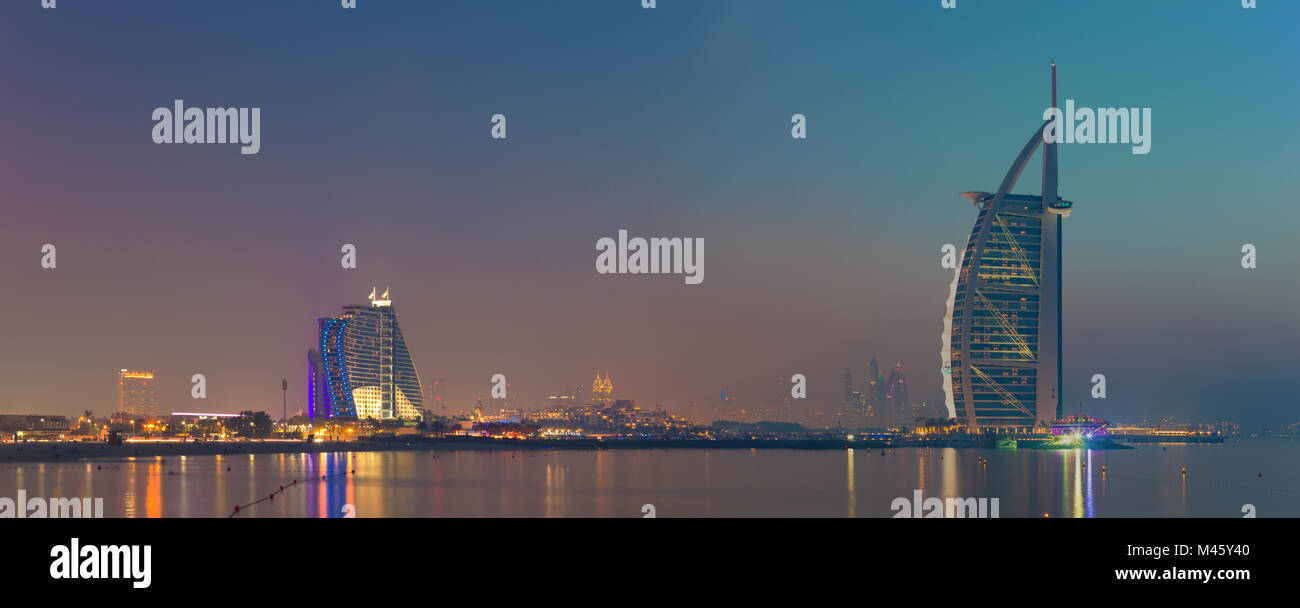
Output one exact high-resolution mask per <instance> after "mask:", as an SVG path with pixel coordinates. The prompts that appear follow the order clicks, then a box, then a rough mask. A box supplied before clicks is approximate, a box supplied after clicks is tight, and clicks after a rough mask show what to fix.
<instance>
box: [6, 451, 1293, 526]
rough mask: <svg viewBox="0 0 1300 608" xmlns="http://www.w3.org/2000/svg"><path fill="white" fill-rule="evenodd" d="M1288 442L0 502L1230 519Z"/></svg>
mask: <svg viewBox="0 0 1300 608" xmlns="http://www.w3.org/2000/svg"><path fill="white" fill-rule="evenodd" d="M1295 447H1296V446H1295V443H1294V442H1284V441H1278V440H1255V441H1246V442H1239V443H1238V442H1229V443H1226V444H1222V445H1169V446H1167V449H1163V450H1162V449H1161V447H1160V446H1157V445H1147V446H1142V447H1139V448H1137V449H1133V450H1110V451H1098V450H1084V449H1077V450H1052V451H1046V450H1018V451H1012V450H1005V451H1003V450H956V449H952V448H933V449H932V448H891V449H889V450H887V451H886V450H881V449H878V448H877V449H872V450H869V451H868V450H866V449H862V448H859V449H855V450H819V451H800V450H694V449H673V450H599V451H558V450H510V451H441V452H436V453H434V452H427V451H412V452H357V453H329V454H263V455H256V456H253V455H239V456H230V455H227V456H219V455H218V456H188V457H179V456H178V457H168V458H165V459H164V458H131V459H126V460H120V461H103V460H93V461H83V462H64V463H4V464H0V496H5V497H10V498H13V497H16V494H17V490H18V488H23V489H26V490H27V493H28V496H42V497H47V498H48V497H54V496H59V497H83V496H91V497H102V498H104V499H105V500H104V510H105V515H106V516H108V517H123V516H125V517H225V516H227V515H229V514H230V513H231V511H232V510H233V509H234V507H235V505H237V504H238V505H246V504H248V503H251V502H253V501H255V500H258V499H262V498H266V497H268V496H269V495H270V494H271V493H272V492H274V491H276V490H277V489H278V488H279V486H280V485H281V484H283V485H285V486H286V490H285V491H284V492H283V493H281V494H278V495H276V497H275V499H274V500H264V501H263V502H261V503H259V504H256V505H253V506H251V507H248V508H246V509H243V510H241V512H240V513H239V515H238V517H340V516H341V515H342V513H343V509H344V505H348V504H351V505H355V507H356V514H357V516H358V517H480V516H481V517H501V516H505V517H640V516H641V514H642V512H641V506H642V505H644V504H647V503H648V504H653V505H655V511H656V514H657V515H658V516H659V517H674V516H706V517H765V516H774V517H846V516H847V517H890V516H892V515H893V514H894V512H893V511H892V510H891V509H890V504H891V502H892V501H893V500H894V499H895V498H897V497H906V498H908V499H909V500H910V499H911V498H912V496H913V491H914V490H921V491H922V495H923V496H924V497H926V498H928V497H931V496H937V497H939V498H990V499H991V498H998V499H999V512H1000V514H1001V515H1002V516H1003V517H1042V516H1044V515H1047V516H1050V517H1184V516H1194V517H1240V516H1241V508H1242V505H1244V504H1253V505H1255V507H1256V509H1257V512H1258V515H1259V516H1260V517H1269V516H1289V517H1296V516H1300V473H1298V471H1300V466H1297V464H1300V463H1298V462H1297V455H1300V450H1296V449H1294V448H1295ZM1288 448H1290V449H1288ZM981 459H983V460H981ZM227 467H229V468H230V470H229V471H227V470H226V469H227ZM1103 467H1105V468H1106V471H1105V472H1103V471H1102V468H1103ZM1182 467H1187V470H1188V475H1187V477H1186V478H1185V479H1184V478H1183V477H1182V475H1181V469H1182ZM354 470H355V472H356V473H355V474H351V471H354ZM1260 473H1262V474H1263V475H1262V476H1260ZM294 480H296V481H297V484H294V483H293V481H294Z"/></svg>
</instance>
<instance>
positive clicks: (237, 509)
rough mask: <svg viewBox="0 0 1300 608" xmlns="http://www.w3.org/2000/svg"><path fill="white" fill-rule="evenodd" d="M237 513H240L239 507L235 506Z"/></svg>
mask: <svg viewBox="0 0 1300 608" xmlns="http://www.w3.org/2000/svg"><path fill="white" fill-rule="evenodd" d="M235 512H236V513H238V512H239V505H235Z"/></svg>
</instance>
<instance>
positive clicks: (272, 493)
mask: <svg viewBox="0 0 1300 608" xmlns="http://www.w3.org/2000/svg"><path fill="white" fill-rule="evenodd" d="M271 500H275V492H271Z"/></svg>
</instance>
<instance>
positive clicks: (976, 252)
mask: <svg viewBox="0 0 1300 608" xmlns="http://www.w3.org/2000/svg"><path fill="white" fill-rule="evenodd" d="M1052 107H1056V64H1055V63H1053V64H1052ZM1049 125H1051V122H1050V121H1048V122H1047V123H1045V124H1043V125H1042V126H1040V127H1038V128H1036V129H1035V130H1034V132H1033V134H1032V135H1030V137H1029V142H1028V143H1026V144H1025V146H1024V148H1023V149H1021V151H1020V156H1018V157H1016V160H1015V162H1013V163H1012V164H1011V168H1010V169H1009V170H1008V171H1007V174H1006V176H1005V177H1003V179H1002V183H1001V185H1000V186H998V190H997V192H996V193H989V192H965V193H963V194H962V196H965V197H967V198H969V199H970V200H971V203H972V204H974V205H975V206H976V207H977V208H978V209H979V215H978V217H977V218H976V220H975V227H974V228H973V229H972V230H971V233H970V238H969V239H968V240H967V241H966V249H965V251H964V253H963V254H962V256H963V257H962V261H961V270H960V271H959V272H958V274H957V281H956V288H955V290H954V291H953V297H952V305H951V310H950V314H951V324H950V327H948V328H947V332H949V333H947V334H945V338H944V344H945V345H946V349H947V352H946V354H947V355H948V356H947V357H946V358H945V360H947V361H948V362H949V368H950V374H951V377H950V379H945V382H944V385H945V386H944V388H945V392H946V393H947V395H946V401H947V402H950V403H952V404H953V409H954V410H955V411H954V413H955V414H956V416H957V419H958V420H959V421H960V422H961V423H962V424H965V425H966V426H967V428H968V429H969V430H970V431H972V432H977V431H979V430H980V429H981V428H987V427H993V428H1008V429H1015V428H1032V427H1034V426H1045V425H1048V424H1050V423H1051V422H1052V421H1053V420H1055V419H1056V418H1058V417H1060V415H1061V404H1060V388H1061V219H1062V218H1065V217H1069V215H1070V210H1071V208H1072V207H1073V203H1070V202H1069V201H1063V200H1061V199H1060V197H1059V196H1057V163H1056V144H1055V143H1048V144H1046V145H1045V146H1044V150H1043V194H1042V195H1041V196H1033V195H1022V194H1011V189H1012V188H1013V187H1015V185H1016V181H1017V180H1018V179H1019V177H1020V173H1021V172H1022V171H1024V169H1025V165H1026V164H1027V163H1028V162H1029V158H1030V157H1031V156H1032V155H1033V153H1034V151H1035V150H1036V149H1037V148H1038V145H1039V143H1040V142H1042V141H1043V139H1044V133H1045V131H1046V129H1047V128H1048V126H1049ZM945 325H948V324H947V323H945ZM949 334H950V335H949Z"/></svg>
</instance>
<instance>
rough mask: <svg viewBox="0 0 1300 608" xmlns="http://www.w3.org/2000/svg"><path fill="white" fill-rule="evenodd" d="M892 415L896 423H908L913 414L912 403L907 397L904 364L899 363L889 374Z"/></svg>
mask: <svg viewBox="0 0 1300 608" xmlns="http://www.w3.org/2000/svg"><path fill="white" fill-rule="evenodd" d="M888 399H889V402H890V406H891V412H890V415H891V416H893V419H894V422H899V423H908V422H911V420H909V419H908V418H909V417H910V416H911V412H912V402H911V401H910V400H909V399H908V397H907V378H905V377H904V376H903V364H902V363H899V364H897V365H895V366H894V369H893V370H891V371H890V372H889V394H888Z"/></svg>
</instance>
